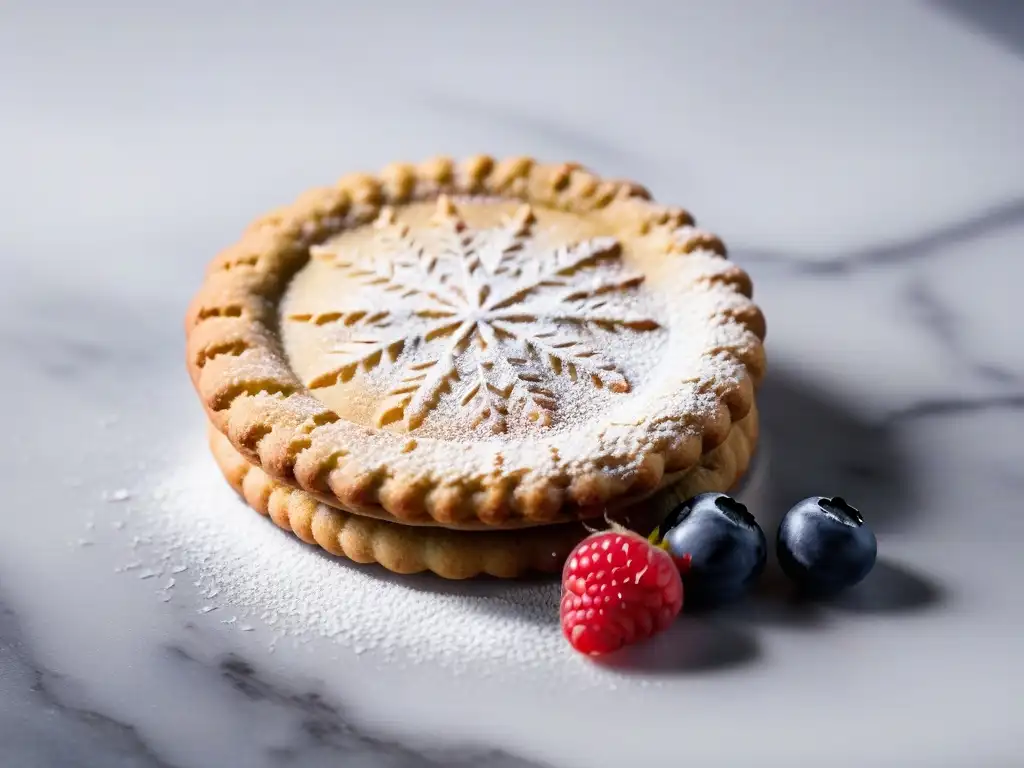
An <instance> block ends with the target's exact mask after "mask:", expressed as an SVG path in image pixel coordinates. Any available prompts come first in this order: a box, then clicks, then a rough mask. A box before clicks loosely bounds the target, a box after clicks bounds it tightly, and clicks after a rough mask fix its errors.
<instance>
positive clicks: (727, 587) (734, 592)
mask: <svg viewBox="0 0 1024 768" xmlns="http://www.w3.org/2000/svg"><path fill="white" fill-rule="evenodd" d="M657 535H658V540H659V541H662V540H663V541H664V547H665V549H666V550H667V551H668V553H669V554H670V555H672V557H673V558H674V559H675V560H676V561H677V563H685V561H686V560H687V559H688V560H689V563H688V565H686V564H681V567H680V570H681V572H682V574H683V587H684V593H683V594H684V600H685V601H686V602H685V604H686V606H687V607H698V608H699V607H710V606H713V605H718V604H720V603H724V602H728V601H729V600H733V599H735V598H737V597H739V596H740V595H742V594H743V593H744V592H745V591H746V590H747V588H748V587H749V586H750V585H751V583H753V582H754V581H755V580H756V579H757V577H758V576H760V575H761V572H762V571H763V570H764V563H765V556H766V554H767V550H768V545H767V542H766V541H765V537H764V531H762V530H761V527H760V526H759V525H758V524H757V521H756V520H755V519H754V516H753V515H752V514H750V512H748V511H747V508H746V507H745V506H743V505H742V504H741V503H740V502H738V501H736V500H735V499H733V498H731V497H729V496H726V495H725V494H724V493H702V494H700V495H699V496H694V497H693V498H692V499H688V500H687V501H684V502H683V503H682V504H680V505H679V506H678V507H676V508H675V509H673V510H672V512H671V513H669V515H668V517H666V518H665V520H664V521H663V522H662V524H661V526H659V528H658V534H657Z"/></svg>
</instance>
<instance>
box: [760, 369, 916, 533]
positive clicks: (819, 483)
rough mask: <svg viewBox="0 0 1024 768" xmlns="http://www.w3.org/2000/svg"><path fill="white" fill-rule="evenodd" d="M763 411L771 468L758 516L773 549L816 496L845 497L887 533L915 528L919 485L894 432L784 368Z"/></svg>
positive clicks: (769, 384)
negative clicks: (791, 515)
mask: <svg viewBox="0 0 1024 768" xmlns="http://www.w3.org/2000/svg"><path fill="white" fill-rule="evenodd" d="M758 406H759V409H760V412H761V427H762V431H763V434H764V435H765V438H766V440H765V442H766V443H767V444H768V445H769V446H770V450H771V463H770V467H769V469H768V473H767V481H766V489H765V493H764V502H763V504H764V507H765V508H762V509H752V511H753V512H754V513H755V514H756V515H757V517H758V519H759V520H760V522H761V526H762V527H763V528H764V532H765V535H766V536H767V537H768V543H769V548H770V549H774V543H775V535H776V531H777V529H778V524H779V522H780V520H781V519H782V516H783V515H784V514H785V513H786V511H787V510H788V509H789V508H790V507H791V506H793V504H795V503H796V502H797V501H799V500H800V499H803V498H806V497H808V496H825V495H841V496H843V498H845V499H847V500H848V501H849V502H850V503H851V504H853V505H854V506H855V507H857V508H858V509H860V510H861V511H862V512H863V513H864V518H865V520H867V522H868V523H869V524H870V525H871V527H872V528H873V529H874V530H875V532H876V533H879V534H882V533H885V532H887V531H892V530H899V529H905V528H906V527H907V524H908V523H910V522H911V521H912V518H913V516H914V512H915V510H916V499H917V498H918V493H917V492H916V489H915V483H916V478H915V477H914V475H913V472H912V469H911V462H910V455H909V452H908V451H907V449H906V448H905V447H904V446H903V445H901V441H900V439H899V434H898V430H897V428H896V427H895V426H894V425H891V424H887V423H885V422H877V421H871V420H868V419H866V418H865V417H863V416H861V415H859V414H857V413H856V411H855V409H854V408H853V407H852V406H851V405H850V404H848V403H845V402H843V400H842V399H841V398H840V397H839V396H837V395H835V394H833V393H830V392H826V391H825V390H823V389H822V388H821V387H818V386H815V385H812V384H811V383H809V382H805V381H801V379H800V377H799V376H798V375H797V374H796V373H795V372H793V371H790V370H786V368H785V366H784V365H782V364H776V365H773V366H770V367H769V372H768V375H767V376H766V377H765V381H764V384H763V385H762V387H761V390H760V392H759V393H758Z"/></svg>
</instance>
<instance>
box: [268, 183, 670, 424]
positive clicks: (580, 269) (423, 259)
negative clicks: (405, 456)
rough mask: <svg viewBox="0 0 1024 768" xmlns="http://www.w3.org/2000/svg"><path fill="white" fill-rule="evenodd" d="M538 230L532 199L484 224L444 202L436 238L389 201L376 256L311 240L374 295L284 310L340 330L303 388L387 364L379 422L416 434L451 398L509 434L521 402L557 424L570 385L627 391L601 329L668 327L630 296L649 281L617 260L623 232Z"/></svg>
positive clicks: (474, 418) (536, 418) (533, 415)
mask: <svg viewBox="0 0 1024 768" xmlns="http://www.w3.org/2000/svg"><path fill="white" fill-rule="evenodd" d="M534 224H535V217H534V214H533V211H532V209H531V207H530V206H529V205H523V206H521V207H519V208H518V210H517V211H516V212H515V213H514V214H512V215H510V216H507V217H506V218H505V219H504V220H503V221H502V223H501V224H500V225H499V226H497V227H491V228H483V229H477V228H474V227H471V226H469V225H468V224H467V223H466V221H465V219H464V218H463V216H462V214H461V213H460V211H459V208H458V206H457V205H456V204H455V203H454V202H453V201H452V200H451V199H449V198H447V197H441V198H439V200H438V203H437V209H436V212H435V214H434V216H433V218H432V220H431V230H432V232H431V242H430V243H425V242H423V238H417V237H416V235H415V234H414V233H413V232H412V231H411V230H410V227H409V226H408V225H406V224H403V223H401V222H400V221H398V219H397V217H396V214H395V211H394V210H393V209H391V208H385V209H383V210H382V211H381V213H380V216H379V217H378V218H377V220H376V222H375V223H374V228H375V233H374V239H375V246H376V247H375V248H374V249H373V253H372V254H370V255H368V254H364V253H361V252H360V250H359V249H355V250H354V252H345V253H339V252H337V251H335V250H332V249H330V248H328V247H315V248H313V249H312V251H311V254H312V256H313V258H316V259H318V260H321V261H323V262H324V263H326V264H328V265H329V266H331V267H332V268H335V269H338V270H341V271H342V273H343V274H344V276H345V277H346V278H347V279H349V280H352V281H354V282H355V283H357V284H359V285H361V286H363V287H365V289H366V290H365V291H362V292H359V293H361V294H363V295H362V296H361V298H362V299H364V303H363V304H362V305H354V304H353V305H349V304H346V305H343V306H341V307H339V308H338V309H337V310H331V311H326V312H317V313H313V312H309V313H295V312H292V313H291V314H289V315H288V316H287V319H288V320H290V321H292V322H297V323H309V324H313V325H316V326H340V330H342V331H344V334H343V337H342V340H341V341H340V342H339V343H338V344H336V345H334V346H333V347H331V348H329V350H328V355H327V356H328V360H329V365H328V366H327V369H326V370H325V371H324V372H322V373H319V374H317V375H316V376H314V377H313V378H312V379H311V380H310V381H308V382H307V385H308V386H309V387H310V389H313V390H316V389H320V388H324V387H331V386H336V385H338V384H343V383H345V382H348V381H351V380H352V379H353V378H354V377H355V376H357V375H358V374H359V373H360V371H362V372H364V373H365V372H370V371H374V370H375V369H377V368H378V367H380V366H385V365H388V366H392V367H393V369H394V378H393V380H391V382H390V384H389V386H388V387H387V390H386V393H385V395H384V397H383V398H382V399H381V402H380V405H379V408H378V411H377V414H376V417H375V419H376V422H377V425H378V426H381V427H383V426H386V425H388V424H396V425H401V426H404V428H405V429H407V430H414V429H416V428H417V427H419V426H420V425H421V424H422V423H423V421H424V420H425V419H426V418H427V417H428V416H429V414H430V413H431V412H432V411H433V410H434V409H435V408H437V407H438V405H439V404H440V403H441V402H442V400H443V399H445V398H452V399H453V400H454V401H455V402H456V403H457V405H458V408H459V410H460V411H461V410H465V411H466V412H467V415H468V418H469V423H470V425H471V426H472V427H474V428H478V427H481V428H484V429H486V430H487V431H489V432H492V433H504V432H506V431H507V430H508V427H509V419H510V418H511V416H510V411H511V410H512V409H511V408H510V406H511V405H512V404H513V403H514V402H517V401H518V402H519V403H520V404H521V409H520V410H521V413H522V415H523V417H524V418H525V419H527V420H529V421H530V422H532V423H533V424H535V425H537V426H539V427H547V426H550V425H551V424H552V423H554V421H555V419H556V418H557V416H558V404H559V395H558V392H559V390H560V389H564V388H565V387H567V386H568V387H596V388H599V389H605V390H607V391H609V392H612V393H625V392H629V391H630V382H629V379H628V377H627V375H626V373H625V372H624V371H623V370H622V369H621V368H620V366H618V365H617V364H616V363H615V361H613V360H610V359H608V358H607V357H606V356H604V355H602V354H601V353H600V352H598V351H597V350H596V349H594V346H595V341H599V339H598V336H597V334H600V333H623V332H632V333H648V332H652V331H657V330H658V329H659V328H660V326H659V324H658V322H657V321H655V320H654V319H653V318H651V317H647V316H644V315H642V314H636V313H634V312H632V311H630V310H629V309H628V307H627V306H626V305H627V304H628V302H626V301H623V300H622V299H623V298H625V297H627V296H628V295H629V293H630V292H632V291H634V290H635V289H636V288H637V286H639V285H640V284H641V283H642V282H643V280H644V277H643V275H639V274H634V273H631V272H627V271H626V270H624V269H622V268H621V264H619V262H621V254H622V251H621V246H620V244H619V242H618V241H617V240H616V239H614V238H608V237H598V238H591V239H586V240H582V241H579V242H574V243H570V244H568V245H563V246H560V247H556V248H550V249H547V248H545V249H540V248H538V247H537V244H536V242H535V241H534V235H533V228H534ZM609 266H611V267H615V269H608V268H607V267H609Z"/></svg>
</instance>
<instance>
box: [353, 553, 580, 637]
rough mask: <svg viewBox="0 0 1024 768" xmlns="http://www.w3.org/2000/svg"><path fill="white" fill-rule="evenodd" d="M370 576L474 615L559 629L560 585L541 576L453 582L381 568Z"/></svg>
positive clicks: (426, 574) (488, 578) (481, 578)
mask: <svg viewBox="0 0 1024 768" xmlns="http://www.w3.org/2000/svg"><path fill="white" fill-rule="evenodd" d="M373 573H374V576H375V577H377V578H379V579H381V580H384V581H387V582H389V583H392V584H394V585H396V586H400V587H403V588H405V589H410V590H415V591H417V592H425V593H428V594H433V595H437V596H439V597H443V598H446V599H448V600H454V601H455V602H456V603H458V605H459V606H460V607H461V608H466V609H469V610H472V611H474V612H477V613H482V614H486V615H489V616H493V617H495V618H507V619H513V620H516V621H523V622H527V623H530V624H534V625H537V626H550V627H557V626H558V625H559V617H558V604H559V598H560V595H561V585H560V584H559V581H558V579H557V578H556V577H555V576H545V575H542V574H541V575H535V576H534V575H531V576H521V577H519V578H516V579H499V578H495V577H493V576H476V577H474V578H472V579H465V580H459V581H455V580H451V579H442V578H441V577H439V576H435V575H434V574H431V573H417V574H413V575H409V576H402V575H399V574H394V573H389V572H388V571H385V570H384V569H383V568H374V569H373Z"/></svg>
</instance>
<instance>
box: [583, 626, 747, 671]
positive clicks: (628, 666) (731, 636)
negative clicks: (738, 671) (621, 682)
mask: <svg viewBox="0 0 1024 768" xmlns="http://www.w3.org/2000/svg"><path fill="white" fill-rule="evenodd" d="M760 655H761V651H760V647H759V645H758V643H757V639H756V638H755V636H754V634H753V633H752V632H750V631H748V630H746V629H744V628H743V627H740V626H737V625H736V624H734V623H733V622H729V621H726V620H724V619H723V618H722V617H720V616H710V615H707V616H697V615H692V616H691V615H683V616H680V617H679V618H678V619H676V621H675V623H674V624H673V625H672V626H671V627H670V628H669V629H667V630H666V631H664V632H662V633H661V634H658V635H655V636H654V637H652V638H651V639H650V640H647V641H645V642H643V643H639V644H637V645H634V646H629V647H626V648H623V649H622V650H620V651H616V652H615V653H612V654H609V655H608V656H605V657H601V658H599V659H598V660H597V662H596V663H598V664H600V666H602V667H604V668H605V669H608V670H611V671H614V672H618V673H622V674H626V675H633V674H635V675H650V674H658V675H692V674H702V673H713V672H723V671H725V670H728V669H732V668H735V667H741V666H745V665H748V664H752V663H754V662H755V661H757V660H758V658H759V657H760Z"/></svg>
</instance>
